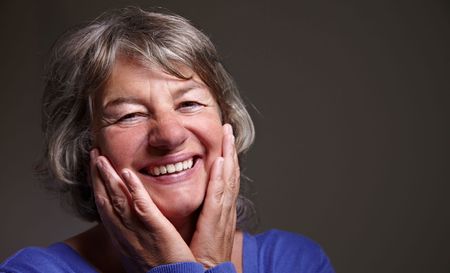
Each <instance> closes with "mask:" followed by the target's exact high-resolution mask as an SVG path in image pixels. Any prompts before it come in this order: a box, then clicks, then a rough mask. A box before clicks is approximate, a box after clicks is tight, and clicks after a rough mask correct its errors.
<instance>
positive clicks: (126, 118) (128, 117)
mask: <svg viewBox="0 0 450 273" xmlns="http://www.w3.org/2000/svg"><path fill="white" fill-rule="evenodd" d="M145 116H146V115H145V114H144V113H139V112H136V113H129V114H126V115H124V116H122V117H120V118H119V119H118V120H117V122H126V121H129V120H131V119H134V118H137V117H145Z"/></svg>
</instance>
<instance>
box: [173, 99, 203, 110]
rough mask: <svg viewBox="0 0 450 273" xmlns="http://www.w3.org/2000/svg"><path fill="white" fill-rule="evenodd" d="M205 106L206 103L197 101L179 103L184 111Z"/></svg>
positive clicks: (179, 106)
mask: <svg viewBox="0 0 450 273" xmlns="http://www.w3.org/2000/svg"><path fill="white" fill-rule="evenodd" d="M203 106H205V105H204V104H202V103H200V102H197V101H183V102H182V103H180V104H179V105H178V108H179V109H180V110H182V111H193V110H197V109H199V108H200V107H203Z"/></svg>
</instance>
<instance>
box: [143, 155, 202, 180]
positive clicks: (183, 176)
mask: <svg viewBox="0 0 450 273" xmlns="http://www.w3.org/2000/svg"><path fill="white" fill-rule="evenodd" d="M202 163H203V161H202V159H201V158H197V160H196V161H195V164H194V166H192V168H190V169H187V170H184V171H181V172H177V173H172V174H165V175H160V176H151V175H145V176H144V177H145V180H147V181H149V180H150V181H151V182H153V183H158V184H163V185H168V184H175V183H180V182H185V181H187V180H189V179H190V178H191V177H192V176H193V175H194V173H195V172H196V171H197V169H198V168H200V164H202Z"/></svg>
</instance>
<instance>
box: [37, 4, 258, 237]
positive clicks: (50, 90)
mask: <svg viewBox="0 0 450 273" xmlns="http://www.w3.org/2000/svg"><path fill="white" fill-rule="evenodd" d="M119 54H122V55H125V56H127V57H130V58H133V59H135V60H137V61H140V62H143V63H144V64H148V65H153V66H158V67H161V68H162V69H163V70H164V71H166V72H167V73H169V74H172V75H175V76H177V77H179V78H185V76H183V74H182V73H181V72H180V71H179V70H178V67H179V64H182V65H185V66H187V67H189V68H190V69H192V70H193V71H194V72H195V73H197V74H198V75H199V76H200V78H201V79H202V80H203V81H204V82H205V84H206V85H208V87H209V88H210V90H211V91H212V93H213V95H214V96H215V98H216V100H217V102H218V104H219V107H220V110H221V115H222V119H223V122H224V123H230V124H231V125H232V126H233V129H234V133H235V136H236V148H237V151H238V153H239V158H240V159H241V157H242V155H243V153H244V152H245V151H246V150H247V149H248V148H249V146H250V145H251V144H252V142H253V140H254V135H255V132H254V126H253V122H252V120H251V118H250V115H249V114H248V112H247V110H246V109H245V105H244V103H243V101H242V99H241V97H240V95H239V91H238V89H237V87H236V84H235V83H234V81H233V79H232V78H231V76H230V75H229V74H228V72H227V71H226V70H225V68H224V66H223V65H222V63H221V62H220V60H219V56H218V53H217V51H216V49H215V47H214V45H213V44H212V43H211V41H210V40H209V39H208V37H207V36H206V35H205V34H203V33H202V32H201V31H199V30H198V29H197V28H195V27H194V26H193V25H192V24H190V23H189V21H188V20H186V19H185V18H183V17H180V16H178V15H175V14H169V13H167V12H163V13H161V12H151V11H144V10H141V9H139V8H135V7H128V8H123V9H119V10H113V11H109V12H107V13H104V14H103V15H101V16H100V17H99V18H97V19H95V20H94V21H92V22H90V23H88V24H86V25H83V26H80V27H76V28H74V29H71V30H69V31H68V32H67V33H65V34H64V35H63V36H62V37H61V38H60V39H59V40H58V41H57V42H56V44H55V45H54V47H53V50H52V53H51V56H50V61H49V64H48V66H47V77H46V86H45V90H44V96H43V109H42V114H43V117H42V118H43V124H42V127H43V133H44V151H43V154H42V158H41V160H40V161H39V163H38V164H37V167H36V170H37V171H38V173H39V174H40V175H41V177H42V179H43V180H44V181H45V182H46V184H47V185H51V186H50V188H51V189H54V190H56V192H58V193H60V196H61V200H62V201H64V203H66V204H68V205H69V207H70V208H72V209H73V212H74V213H75V214H77V215H78V216H79V217H81V218H82V219H84V220H87V221H100V218H99V215H98V213H97V208H96V206H95V202H94V197H93V193H92V190H91V188H90V178H89V151H90V150H91V149H92V144H91V131H90V126H91V114H92V113H91V108H90V99H89V98H90V96H92V95H93V94H94V93H95V92H97V91H98V90H100V89H101V88H102V86H103V84H104V83H105V82H106V81H107V79H108V77H109V76H110V74H111V70H112V67H113V65H114V62H115V60H116V58H117V57H118V56H119ZM241 178H244V179H241V183H243V184H244V185H243V186H244V187H243V188H244V189H245V186H246V185H245V183H248V181H247V180H246V179H245V177H242V175H241ZM237 212H238V213H237V214H238V216H237V217H238V222H237V225H238V228H241V229H251V228H253V227H255V224H256V217H255V208H254V205H253V203H252V202H251V201H250V200H249V199H248V198H247V197H245V196H244V194H242V192H241V193H240V194H239V197H238V203H237Z"/></svg>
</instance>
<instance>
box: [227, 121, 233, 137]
mask: <svg viewBox="0 0 450 273" xmlns="http://www.w3.org/2000/svg"><path fill="white" fill-rule="evenodd" d="M225 132H226V133H227V134H230V135H232V134H233V127H232V126H231V124H229V123H227V124H225Z"/></svg>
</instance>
